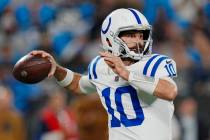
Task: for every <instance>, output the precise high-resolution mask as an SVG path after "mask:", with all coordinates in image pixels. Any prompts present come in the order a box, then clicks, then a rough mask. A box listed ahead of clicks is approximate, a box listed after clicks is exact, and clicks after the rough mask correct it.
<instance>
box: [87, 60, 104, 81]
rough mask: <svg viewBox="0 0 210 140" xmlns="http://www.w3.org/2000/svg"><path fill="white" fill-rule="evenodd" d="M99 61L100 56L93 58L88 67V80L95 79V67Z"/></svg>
mask: <svg viewBox="0 0 210 140" xmlns="http://www.w3.org/2000/svg"><path fill="white" fill-rule="evenodd" d="M100 59H101V57H100V56H97V57H95V58H94V59H93V60H92V61H91V62H90V64H89V66H88V78H89V79H93V78H94V79H97V78H98V76H97V73H96V66H97V63H98V61H99V60H100Z"/></svg>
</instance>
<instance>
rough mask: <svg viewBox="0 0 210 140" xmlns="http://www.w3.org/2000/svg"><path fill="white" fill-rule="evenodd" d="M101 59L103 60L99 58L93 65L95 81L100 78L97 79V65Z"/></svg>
mask: <svg viewBox="0 0 210 140" xmlns="http://www.w3.org/2000/svg"><path fill="white" fill-rule="evenodd" d="M99 59H101V57H100V56H98V57H97V58H96V60H95V62H94V63H93V76H94V78H95V79H97V78H98V77H97V74H96V65H97V63H98V60H99Z"/></svg>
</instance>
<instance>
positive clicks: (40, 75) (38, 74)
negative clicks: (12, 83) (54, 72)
mask: <svg viewBox="0 0 210 140" xmlns="http://www.w3.org/2000/svg"><path fill="white" fill-rule="evenodd" d="M50 69H51V63H50V61H49V60H48V59H47V58H43V57H41V56H40V55H35V56H33V55H31V54H27V55H25V56H23V57H22V58H21V59H20V60H19V61H18V62H17V63H16V64H15V66H14V68H13V72H12V74H13V76H14V77H15V79H17V80H18V81H21V82H23V83H27V84H34V83H38V82H40V81H42V80H44V79H45V78H46V77H47V76H48V73H49V72H50Z"/></svg>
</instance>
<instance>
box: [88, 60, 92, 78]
mask: <svg viewBox="0 0 210 140" xmlns="http://www.w3.org/2000/svg"><path fill="white" fill-rule="evenodd" d="M90 65H91V63H90V64H89V65H88V78H89V79H92V76H91V74H90Z"/></svg>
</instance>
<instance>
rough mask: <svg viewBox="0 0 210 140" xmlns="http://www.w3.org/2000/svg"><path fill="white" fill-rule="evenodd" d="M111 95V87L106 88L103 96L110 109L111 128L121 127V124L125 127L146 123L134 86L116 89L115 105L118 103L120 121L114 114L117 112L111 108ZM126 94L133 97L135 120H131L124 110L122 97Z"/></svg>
mask: <svg viewBox="0 0 210 140" xmlns="http://www.w3.org/2000/svg"><path fill="white" fill-rule="evenodd" d="M110 93H111V92H110V87H108V88H105V89H104V90H103V91H102V96H103V97H104V98H105V103H106V106H107V108H108V112H109V114H111V116H112V119H111V127H120V126H121V124H123V125H124V126H125V127H129V126H136V125H141V124H142V122H143V121H144V114H143V111H142V108H141V106H140V103H139V100H138V96H137V92H136V89H134V88H133V87H132V86H124V87H118V88H117V89H116V91H115V93H114V95H115V103H116V109H117V112H119V114H120V119H118V118H117V117H116V116H115V114H114V111H115V110H114V109H113V107H112V106H111V100H110ZM126 93H127V94H130V97H131V102H132V105H133V109H134V111H135V115H136V118H134V119H129V118H128V117H127V115H126V114H125V111H124V108H123V103H122V95H123V94H126Z"/></svg>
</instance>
